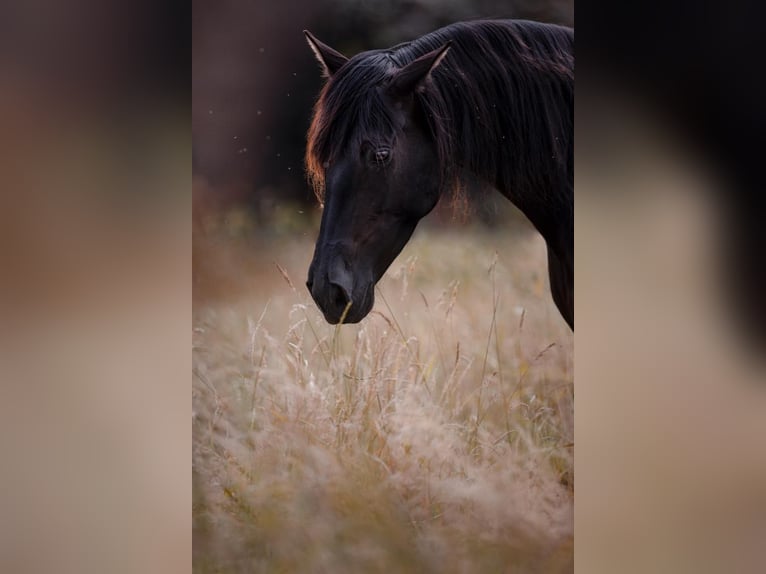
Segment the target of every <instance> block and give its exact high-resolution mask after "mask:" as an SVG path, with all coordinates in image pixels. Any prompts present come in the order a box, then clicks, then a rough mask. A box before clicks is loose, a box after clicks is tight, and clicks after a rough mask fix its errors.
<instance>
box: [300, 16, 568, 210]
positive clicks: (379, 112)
mask: <svg viewBox="0 0 766 574" xmlns="http://www.w3.org/2000/svg"><path fill="white" fill-rule="evenodd" d="M448 40H450V41H451V42H452V47H451V49H450V51H449V53H448V54H447V57H446V58H445V59H444V61H443V62H442V63H441V64H440V65H439V66H437V67H436V68H435V69H434V71H433V73H432V75H431V78H430V81H429V82H427V83H426V84H425V85H424V86H423V88H422V89H421V90H419V91H418V93H417V94H416V99H417V101H418V103H419V105H420V107H421V109H422V111H423V113H424V114H425V118H426V121H427V122H428V125H429V127H430V131H431V134H432V136H433V138H434V142H435V144H436V148H437V151H438V155H439V159H440V164H441V172H442V184H443V187H444V188H446V187H449V186H452V185H454V184H457V183H459V178H460V173H461V171H462V170H463V169H468V170H470V171H472V172H473V173H475V174H476V175H478V176H479V177H482V178H483V179H485V180H487V181H488V182H489V183H491V184H494V185H495V186H496V187H498V188H499V189H502V190H506V192H507V193H509V194H510V196H511V197H512V198H514V199H513V200H514V202H516V200H517V199H519V197H521V194H523V193H524V192H525V191H528V190H530V189H531V188H535V189H537V190H539V193H542V194H546V193H547V192H546V190H550V189H552V188H553V187H555V186H561V185H564V186H565V187H566V186H567V185H568V187H569V188H570V189H571V188H572V186H573V141H572V138H573V135H572V134H573V111H574V110H573V108H574V31H573V30H572V29H571V28H566V27H562V26H556V25H551V24H541V23H537V22H529V21H523V20H478V21H472V22H462V23H458V24H453V25H450V26H447V27H445V28H442V29H440V30H437V31H435V32H432V33H430V34H427V35H425V36H422V37H421V38H418V39H416V40H414V41H412V42H408V43H405V44H399V45H397V46H395V47H394V48H391V49H388V50H373V51H369V52H363V53H361V54H358V55H356V56H354V57H353V58H352V59H351V60H350V61H349V62H348V63H347V64H345V65H344V66H343V67H342V68H341V69H340V70H338V71H337V72H336V74H334V75H333V76H332V77H331V78H330V79H329V81H328V82H327V84H326V85H325V86H324V88H323V90H322V92H321V94H320V96H319V99H318V101H317V104H316V107H315V114H314V120H313V122H312V125H311V128H310V129H309V133H308V146H307V151H306V167H307V171H308V174H309V178H310V179H311V181H312V183H313V185H314V189H315V191H316V193H317V196H318V197H319V198H320V199H321V196H322V193H323V189H324V172H325V168H326V167H327V166H328V165H329V163H330V162H331V161H332V160H333V158H334V157H335V156H336V155H338V154H340V153H342V152H343V150H345V149H346V148H347V146H349V145H352V144H353V143H354V142H353V138H363V137H365V135H366V134H367V135H369V134H384V135H385V134H393V133H394V131H395V127H394V125H393V121H392V116H391V113H390V110H389V107H388V105H387V102H386V101H385V99H384V97H383V95H382V92H381V90H380V86H384V85H385V84H386V82H387V81H388V79H389V78H390V77H391V75H392V73H393V72H394V71H395V70H396V69H398V68H401V67H402V66H404V65H406V64H408V63H409V62H412V61H413V60H415V59H416V58H418V57H419V56H422V55H423V54H426V53H428V52H430V51H432V50H435V49H437V48H439V47H440V46H442V45H443V44H444V43H445V42H447V41H448ZM562 101H564V102H568V106H567V105H565V106H562ZM515 157H520V158H521V157H523V161H514V160H513V158H515ZM509 158H511V159H510V160H509ZM552 195H553V194H551V197H538V198H537V201H542V202H544V203H548V206H547V207H548V208H550V207H553V206H552V205H551V204H550V203H551V202H557V203H559V202H560V201H561V199H562V198H560V197H559V198H556V197H553V196H552ZM556 207H559V206H556ZM560 207H564V208H565V207H566V206H564V205H560ZM569 209H571V202H570V207H569Z"/></svg>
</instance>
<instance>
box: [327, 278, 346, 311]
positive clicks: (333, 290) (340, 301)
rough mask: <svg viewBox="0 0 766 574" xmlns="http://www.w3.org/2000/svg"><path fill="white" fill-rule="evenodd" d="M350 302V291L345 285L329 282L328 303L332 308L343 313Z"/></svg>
mask: <svg viewBox="0 0 766 574" xmlns="http://www.w3.org/2000/svg"><path fill="white" fill-rule="evenodd" d="M350 301H351V290H350V289H349V288H348V287H346V286H345V285H341V284H339V283H335V282H333V281H330V302H331V304H332V306H333V308H334V309H335V310H336V311H340V312H341V313H343V311H345V310H346V305H348V303H349V302H350Z"/></svg>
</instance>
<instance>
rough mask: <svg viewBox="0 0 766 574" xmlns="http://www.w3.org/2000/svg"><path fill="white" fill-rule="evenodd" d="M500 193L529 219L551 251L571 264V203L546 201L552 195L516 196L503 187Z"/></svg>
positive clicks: (572, 227)
mask: <svg viewBox="0 0 766 574" xmlns="http://www.w3.org/2000/svg"><path fill="white" fill-rule="evenodd" d="M497 189H498V191H500V193H501V194H503V195H504V196H505V197H506V198H507V199H508V200H509V201H510V202H511V203H513V204H514V205H515V206H516V207H517V208H518V209H519V211H521V212H522V213H523V214H524V215H525V216H526V218H527V219H528V220H529V221H530V223H532V225H533V226H534V227H535V229H537V231H538V232H539V233H540V235H542V236H543V239H545V242H546V243H547V244H548V247H549V248H550V249H552V250H553V251H554V252H555V253H556V254H557V255H558V256H559V257H560V258H561V259H562V260H563V261H567V262H572V259H573V257H574V253H573V249H572V246H573V237H572V236H573V233H574V219H573V215H572V211H571V210H572V205H571V203H568V202H567V201H566V200H561V198H558V201H550V200H547V199H543V198H545V197H546V196H547V197H551V195H550V194H542V193H526V194H515V193H513V192H512V191H510V190H507V189H503V188H502V187H501V186H498V187H497Z"/></svg>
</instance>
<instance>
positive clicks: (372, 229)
mask: <svg viewBox="0 0 766 574" xmlns="http://www.w3.org/2000/svg"><path fill="white" fill-rule="evenodd" d="M306 36H307V38H308V40H309V43H310V45H311V47H312V48H313V49H314V51H315V53H316V55H317V58H318V59H319V61H320V62H321V64H322V66H323V67H324V69H325V73H326V74H327V75H328V76H329V85H328V86H327V89H326V90H325V92H324V93H323V95H322V97H321V98H320V100H319V102H318V104H317V113H316V114H315V117H314V122H313V124H312V126H311V131H310V134H309V151H308V161H307V164H308V168H309V174H310V175H311V177H312V178H313V179H314V182H315V184H317V189H318V190H321V191H320V194H321V195H320V199H321V200H322V201H323V204H324V210H323V214H322V223H321V226H320V230H319V238H318V240H317V243H316V250H315V252H314V259H313V261H312V262H311V266H310V268H309V276H308V281H307V286H308V288H309V290H310V291H311V295H312V296H313V298H314V300H315V301H316V303H317V305H319V308H320V309H321V310H322V312H323V313H324V316H325V319H327V321H328V322H329V323H332V324H335V323H338V322H340V321H341V318H342V319H343V322H345V323H356V322H358V321H360V320H362V319H363V318H364V317H365V316H366V315H367V314H368V313H369V312H370V309H372V305H373V303H374V297H375V296H374V287H375V284H376V283H377V281H378V280H379V279H380V278H381V277H382V276H383V274H384V273H385V271H386V269H388V267H389V265H391V263H392V262H393V260H394V259H395V258H396V256H397V255H398V254H399V252H400V251H401V250H402V248H403V247H404V246H405V244H406V243H407V241H408V240H409V238H410V236H411V235H412V232H413V231H414V230H415V226H416V225H417V223H418V221H419V220H420V219H421V218H422V217H423V216H425V215H426V214H427V213H429V212H430V211H431V210H432V209H433V208H434V206H435V205H436V203H437V201H438V199H439V195H440V191H441V180H440V177H441V173H440V171H439V162H438V159H437V152H436V148H435V146H434V143H433V140H432V138H431V137H430V136H429V130H428V126H427V124H426V122H425V119H424V118H423V117H422V113H421V110H420V109H419V108H418V107H417V106H416V105H415V99H414V97H413V95H414V93H415V91H416V90H417V89H418V87H419V86H420V85H421V84H422V83H423V82H425V81H426V80H427V78H428V76H429V74H430V73H431V70H433V69H434V67H436V66H438V65H439V62H440V61H441V59H442V58H443V57H444V56H445V54H446V53H447V51H448V49H449V45H448V44H446V45H444V46H442V47H440V48H439V49H437V50H434V51H432V52H429V53H428V54H425V55H424V56H422V57H420V58H418V59H417V60H415V61H413V62H411V63H410V64H409V65H407V66H405V67H403V68H397V67H396V66H395V64H394V62H393V61H392V60H391V58H390V57H389V56H387V55H386V54H385V53H383V52H372V53H366V54H361V55H359V56H357V57H356V58H352V59H351V60H347V59H346V58H345V57H344V56H342V55H340V54H339V53H338V52H336V51H334V50H333V49H332V48H330V47H328V46H325V45H324V44H322V43H321V42H320V41H319V40H317V39H316V38H314V37H313V36H312V35H311V34H310V33H308V32H307V33H306ZM360 81H363V83H361V82H360ZM360 85H361V88H362V91H361V92H360ZM354 104H356V105H354ZM349 304H350V306H349ZM347 306H349V307H348V309H346V307H347ZM344 312H345V316H344Z"/></svg>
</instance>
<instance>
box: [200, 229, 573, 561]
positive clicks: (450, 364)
mask: <svg viewBox="0 0 766 574" xmlns="http://www.w3.org/2000/svg"><path fill="white" fill-rule="evenodd" d="M312 249H313V245H312V243H311V238H310V234H309V235H308V236H305V237H301V238H299V239H295V240H292V241H289V242H281V243H279V244H275V245H273V246H271V247H270V248H269V249H263V248H262V247H261V248H260V249H255V248H246V249H243V250H242V252H243V253H245V255H241V254H240V255H233V254H234V253H237V250H235V249H232V248H231V247H230V246H228V245H226V244H222V245H218V247H217V248H213V249H212V251H209V252H201V253H204V254H205V255H206V256H207V260H216V261H218V263H219V264H220V265H222V266H224V267H226V269H228V272H226V271H223V272H221V273H220V274H219V277H218V279H220V282H221V284H225V285H227V286H228V289H227V290H226V291H225V292H224V291H219V292H216V294H215V296H214V297H212V296H211V297H204V296H198V297H197V300H196V302H195V311H194V324H193V330H194V332H193V345H194V353H193V356H194V360H193V383H192V393H193V415H192V425H193V437H194V442H193V453H192V460H193V478H194V481H193V482H194V502H193V515H194V569H195V571H196V572H269V573H271V572H297V573H304V572H327V573H366V572H401V573H406V572H418V573H420V572H424V573H428V572H439V573H452V572H454V573H458V572H460V573H474V572H477V573H483V572H491V573H494V572H571V571H572V569H573V492H574V485H573V474H572V471H573V384H572V372H573V371H572V344H573V341H572V340H573V337H572V334H571V333H570V332H569V330H568V328H567V326H566V325H565V323H564V322H563V320H562V319H561V318H560V316H559V314H558V312H557V311H556V309H555V307H554V305H553V303H552V301H551V299H550V295H549V292H548V287H547V275H546V267H545V248H544V244H543V243H542V240H541V239H540V238H539V237H538V236H537V235H535V234H518V235H509V234H506V233H503V234H496V235H492V234H482V233H473V232H472V233H469V232H466V231H461V232H454V231H453V232H452V233H446V232H439V231H433V230H432V231H429V230H426V231H422V232H421V233H420V234H416V236H415V238H414V239H413V240H412V241H411V242H410V244H409V245H408V246H407V247H406V248H405V250H404V252H403V253H402V254H401V255H400V256H399V258H398V259H397V260H396V262H395V263H394V264H393V266H392V267H391V269H390V270H389V272H388V274H387V275H386V277H384V279H383V280H382V281H381V282H380V284H379V287H378V289H377V300H376V305H375V308H374V310H373V312H372V313H371V314H370V316H369V317H368V318H367V319H365V320H364V321H363V322H362V323H360V324H358V325H347V326H343V327H340V328H338V327H333V326H330V325H328V324H326V323H325V322H324V320H323V319H322V317H321V315H320V313H319V311H318V310H317V309H316V307H315V305H314V303H313V302H312V301H311V299H310V297H309V295H308V293H307V291H306V289H305V287H304V286H303V281H304V280H305V273H306V269H307V266H308V261H309V258H310V256H311V252H312ZM216 254H217V255H218V257H217V258H216ZM213 282H215V281H213ZM199 292H202V287H200V291H199Z"/></svg>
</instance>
